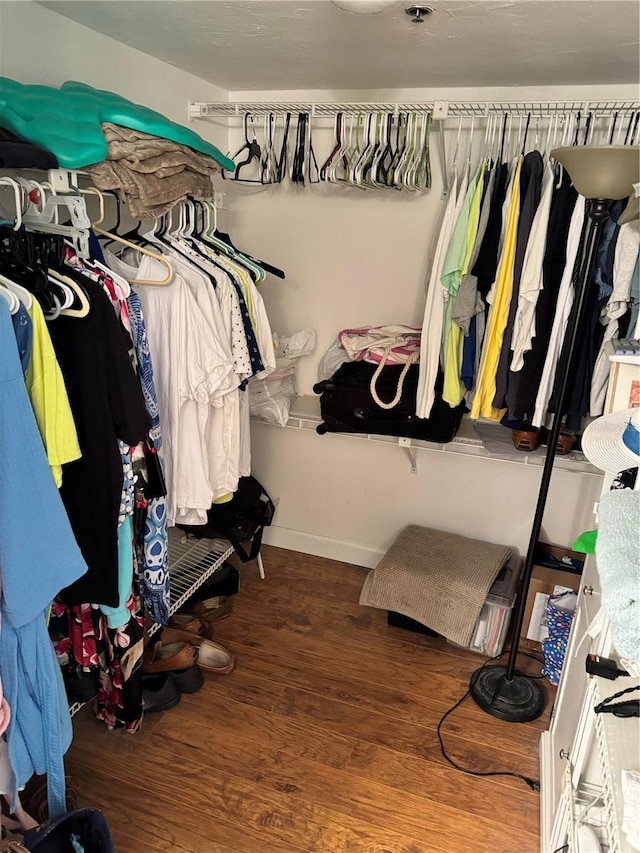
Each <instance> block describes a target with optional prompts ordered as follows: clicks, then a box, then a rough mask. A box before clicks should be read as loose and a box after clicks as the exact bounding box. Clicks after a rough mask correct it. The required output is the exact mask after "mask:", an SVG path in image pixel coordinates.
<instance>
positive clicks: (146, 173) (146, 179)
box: [86, 123, 218, 219]
mask: <svg viewBox="0 0 640 853" xmlns="http://www.w3.org/2000/svg"><path fill="white" fill-rule="evenodd" d="M102 130H103V132H104V135H105V138H106V140H107V143H108V154H107V159H106V160H103V161H102V162H101V163H96V164H94V165H92V166H88V167H86V171H87V172H88V173H89V174H90V175H91V177H92V179H93V181H94V183H95V185H96V186H97V187H98V188H99V189H102V190H116V191H120V192H122V193H124V195H125V196H126V199H127V202H128V204H129V208H130V210H131V214H132V216H134V217H137V218H138V219H154V218H156V217H159V216H162V215H163V214H164V213H167V211H169V210H170V209H171V208H172V207H173V206H174V205H175V204H176V203H177V202H179V201H182V200H184V199H185V198H187V197H190V198H211V196H212V195H213V184H212V180H211V179H212V177H213V175H214V174H215V173H216V172H217V171H218V165H217V164H216V162H215V160H213V159H212V158H211V157H207V156H206V155H204V154H199V153H198V152H196V151H193V150H191V149H190V148H187V147H186V146H185V145H180V144H178V143H176V142H172V141H171V140H169V139H162V138H160V137H157V136H150V135H149V134H147V133H142V132H140V131H137V130H130V129H129V128H126V127H120V126H118V125H115V124H110V123H105V124H103V125H102Z"/></svg>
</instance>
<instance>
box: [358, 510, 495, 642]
mask: <svg viewBox="0 0 640 853" xmlns="http://www.w3.org/2000/svg"><path fill="white" fill-rule="evenodd" d="M510 556H511V549H510V548H507V547H506V546H504V545H493V544H491V543H490V542H481V541H479V540H477V539H468V538H467V537H466V536H458V535H456V534H455V533H446V532H444V531H442V530H430V529H429V528H427V527H418V526H417V525H411V526H409V527H406V528H405V529H404V530H403V531H402V533H401V534H400V535H399V536H398V538H397V539H396V541H395V542H394V543H393V545H392V546H391V547H390V548H389V550H388V551H387V553H386V554H385V555H384V557H383V558H382V560H381V561H380V564H379V565H378V567H377V568H376V569H374V570H373V571H371V572H369V574H368V575H367V578H366V580H365V582H364V586H363V587H362V593H361V595H360V604H364V605H366V606H369V607H379V608H382V609H383V610H393V611H395V612H396V613H402V614H404V615H405V616H409V617H410V618H411V619H415V620H416V621H417V622H421V623H422V624H423V625H426V626H427V627H429V628H431V630H432V631H436V632H437V633H438V634H441V635H442V636H443V637H447V638H448V639H449V640H451V641H452V642H454V643H459V644H460V645H463V646H468V645H469V644H470V642H471V639H472V637H473V630H474V628H475V626H476V623H477V621H478V617H479V616H480V611H481V610H482V605H483V604H484V602H485V601H486V598H487V595H488V593H489V590H490V588H491V584H492V583H493V582H494V580H495V579H496V577H497V576H498V574H499V572H500V569H501V568H502V567H503V566H504V565H505V563H506V562H507V560H508V559H509V557H510Z"/></svg>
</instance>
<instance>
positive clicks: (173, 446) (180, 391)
mask: <svg viewBox="0 0 640 853" xmlns="http://www.w3.org/2000/svg"><path fill="white" fill-rule="evenodd" d="M104 254H105V260H106V262H107V264H108V265H109V266H111V267H113V269H114V270H115V271H116V272H119V273H121V274H122V275H124V276H125V277H126V278H128V279H134V278H135V279H140V280H145V279H149V280H162V279H163V278H164V277H165V273H166V271H165V268H164V267H163V266H161V264H160V262H159V261H157V260H155V259H153V258H150V257H148V256H142V260H141V262H140V265H139V267H137V268H136V267H135V266H132V265H131V264H129V263H127V262H126V261H123V260H122V259H120V258H117V257H116V256H115V255H113V254H112V253H111V252H109V251H108V250H105V252H104ZM135 289H136V293H137V294H138V296H139V298H140V303H141V305H142V311H143V314H144V318H145V326H146V330H147V338H148V341H149V351H150V353H151V359H152V362H153V372H154V381H155V385H156V393H157V396H158V411H159V414H160V421H161V424H162V432H163V446H162V457H163V465H164V474H165V480H166V484H167V503H166V506H167V524H169V525H170V526H173V525H174V524H175V523H176V520H178V519H180V520H181V521H184V522H185V523H189V524H202V523H204V522H206V520H207V510H208V509H209V508H210V507H211V502H212V500H213V488H212V486H211V483H210V480H209V475H208V470H207V464H206V461H207V460H206V459H204V458H203V454H202V435H203V431H204V429H205V428H206V413H207V408H208V406H209V401H210V398H211V395H212V391H213V390H214V389H215V388H217V387H219V386H220V384H221V383H223V382H224V381H226V378H227V376H228V374H229V371H230V369H231V368H230V365H229V363H228V362H226V361H222V362H220V361H219V359H218V357H217V355H216V351H215V350H212V349H211V348H210V347H209V346H208V339H209V337H210V331H209V327H208V326H207V323H206V322H205V319H204V316H203V315H202V312H201V310H200V309H199V307H198V305H197V303H196V301H195V299H194V297H193V294H192V293H191V291H190V289H189V287H188V285H187V283H186V282H185V280H184V278H183V277H182V276H181V275H180V273H179V272H178V271H176V270H174V276H173V279H172V280H171V282H170V284H167V285H163V286H161V287H159V286H153V285H148V286H146V285H144V284H142V285H138V286H136V288H135ZM202 404H204V406H203V405H202Z"/></svg>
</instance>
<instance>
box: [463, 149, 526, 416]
mask: <svg viewBox="0 0 640 853" xmlns="http://www.w3.org/2000/svg"><path fill="white" fill-rule="evenodd" d="M521 168H522V157H520V158H519V159H518V163H517V165H516V170H515V173H514V175H513V180H512V182H511V196H510V199H509V205H508V209H507V222H506V227H505V232H504V243H503V247H502V254H501V256H500V262H499V264H498V270H497V273H496V282H495V288H494V297H493V304H492V306H491V310H490V311H489V317H488V319H487V328H486V331H485V337H484V347H483V350H482V359H481V361H480V371H479V373H478V381H477V385H476V393H475V396H474V398H473V404H472V406H471V417H472V418H474V419H477V418H487V419H488V420H490V421H496V422H499V421H500V420H501V419H502V417H503V415H504V413H505V412H506V409H495V408H494V407H493V398H494V397H495V394H496V371H497V369H498V361H499V360H500V351H501V349H502V340H503V338H504V331H505V328H506V326H507V321H508V319H509V306H510V304H511V297H512V295H513V267H514V262H515V253H516V238H517V235H518V220H519V218H520V170H521Z"/></svg>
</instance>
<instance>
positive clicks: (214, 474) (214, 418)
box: [166, 251, 240, 523]
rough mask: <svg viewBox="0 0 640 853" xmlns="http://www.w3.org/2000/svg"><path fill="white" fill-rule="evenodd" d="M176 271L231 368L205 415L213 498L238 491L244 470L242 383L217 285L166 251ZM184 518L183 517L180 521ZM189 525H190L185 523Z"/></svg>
mask: <svg viewBox="0 0 640 853" xmlns="http://www.w3.org/2000/svg"><path fill="white" fill-rule="evenodd" d="M166 256H167V258H168V259H169V260H170V261H171V264H172V266H173V268H174V270H177V271H178V272H180V273H181V274H183V276H184V279H185V282H186V283H187V286H188V287H189V288H190V290H191V292H192V294H193V296H194V298H195V300H196V302H197V304H198V307H199V308H200V309H201V311H202V313H203V316H204V318H205V322H206V323H207V326H208V328H209V329H210V333H209V334H210V343H211V345H212V346H213V345H215V346H216V347H219V349H220V353H221V357H222V358H223V359H225V360H226V361H227V363H228V365H229V374H228V377H227V378H226V380H225V382H224V383H223V384H222V385H221V386H220V387H219V388H218V389H217V390H216V392H215V395H214V396H212V398H211V399H210V402H209V403H204V404H199V406H203V412H202V423H203V429H202V435H201V438H202V454H203V458H204V459H205V469H206V470H207V471H208V476H209V482H210V484H211V488H212V490H213V499H214V500H216V499H217V498H220V497H222V496H223V495H227V494H229V493H230V492H235V491H236V489H237V488H238V477H239V468H240V401H239V398H238V385H239V380H238V377H237V376H236V374H235V371H234V370H233V365H232V356H231V348H230V346H229V343H228V341H227V337H226V330H225V326H224V322H223V319H222V313H221V310H220V305H219V303H218V299H217V296H216V293H215V291H214V288H213V284H212V283H211V281H210V280H209V279H208V278H207V276H206V275H205V274H204V273H202V272H201V271H200V270H198V269H197V267H195V266H194V264H191V263H189V261H187V260H186V259H184V258H182V257H181V256H180V255H179V254H177V253H176V252H173V251H167V252H166ZM182 520H183V518H182V517H181V516H180V515H179V517H178V521H182ZM185 523H186V522H185Z"/></svg>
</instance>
